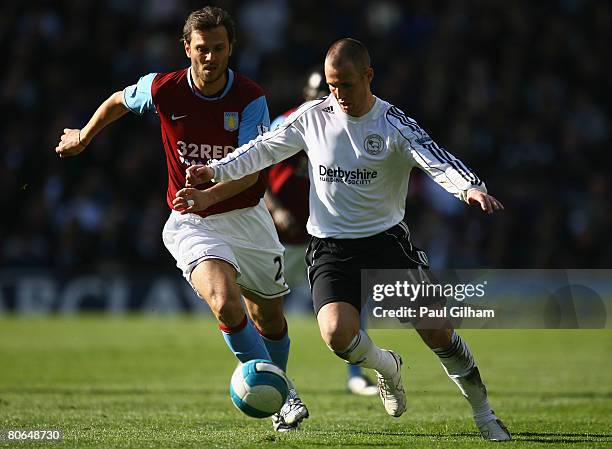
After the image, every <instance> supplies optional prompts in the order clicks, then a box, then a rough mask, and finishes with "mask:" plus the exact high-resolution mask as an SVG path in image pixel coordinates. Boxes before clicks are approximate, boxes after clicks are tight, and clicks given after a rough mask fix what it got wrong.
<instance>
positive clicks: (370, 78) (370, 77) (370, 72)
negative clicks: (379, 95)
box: [365, 67, 374, 83]
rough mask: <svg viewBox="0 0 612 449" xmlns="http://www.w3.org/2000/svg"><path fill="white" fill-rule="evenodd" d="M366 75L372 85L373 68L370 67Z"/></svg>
mask: <svg viewBox="0 0 612 449" xmlns="http://www.w3.org/2000/svg"><path fill="white" fill-rule="evenodd" d="M365 75H366V77H367V78H368V82H369V83H371V82H372V80H373V79H374V69H373V68H372V67H368V68H367V69H366V73H365Z"/></svg>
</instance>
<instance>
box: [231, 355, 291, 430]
mask: <svg viewBox="0 0 612 449" xmlns="http://www.w3.org/2000/svg"><path fill="white" fill-rule="evenodd" d="M287 394H289V387H288V386H287V377H286V376H285V373H284V372H283V370H282V369H280V368H279V367H278V366H276V365H274V364H273V363H271V362H269V361H268V360H262V359H256V360H249V361H248V362H246V363H243V364H241V365H238V367H237V368H236V369H235V370H234V374H232V380H231V382H230V397H231V398H232V402H233V403H234V405H235V406H236V408H237V409H238V410H240V411H241V412H243V413H244V414H246V415H248V416H252V417H253V418H265V417H267V416H272V415H273V414H274V413H276V412H278V411H279V410H280V409H281V407H282V406H283V404H284V403H285V400H286V399H287Z"/></svg>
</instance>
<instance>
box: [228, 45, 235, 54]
mask: <svg viewBox="0 0 612 449" xmlns="http://www.w3.org/2000/svg"><path fill="white" fill-rule="evenodd" d="M233 51H234V46H233V45H232V44H229V56H232V52H233Z"/></svg>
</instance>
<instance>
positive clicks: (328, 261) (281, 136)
mask: <svg viewBox="0 0 612 449" xmlns="http://www.w3.org/2000/svg"><path fill="white" fill-rule="evenodd" d="M373 76H374V72H373V70H372V68H371V67H370V58H369V54H368V52H367V49H366V48H365V46H364V45H363V44H362V43H361V42H359V41H356V40H354V39H341V40H339V41H337V42H335V43H334V44H332V46H331V47H330V49H329V50H328V52H327V56H326V58H325V77H326V80H327V83H328V85H329V87H330V91H331V93H332V95H330V96H329V97H327V98H324V99H319V100H315V101H310V102H306V103H304V104H303V105H302V106H301V107H300V108H298V110H297V111H295V112H294V113H293V114H292V115H291V116H289V118H288V119H287V120H286V121H285V123H284V124H283V125H282V126H281V127H280V128H278V129H277V130H276V131H273V132H269V133H266V134H264V135H263V136H260V137H258V138H257V139H255V140H253V141H251V142H249V143H248V144H246V145H243V146H241V147H239V148H238V149H236V151H234V152H233V153H231V154H229V155H228V156H226V157H225V158H223V159H221V160H218V161H213V162H212V163H211V164H210V165H209V166H191V167H189V168H188V169H187V177H186V179H187V184H188V185H198V184H200V183H202V182H205V181H208V180H210V179H213V180H214V181H225V180H230V179H239V178H241V177H243V176H245V175H248V174H249V173H253V172H255V171H257V170H261V169H262V168H264V167H267V166H269V165H272V164H274V163H276V162H278V161H280V160H283V159H286V158H288V157H290V156H291V155H293V154H295V153H297V152H298V151H300V150H302V149H303V150H304V151H305V152H306V154H307V155H308V158H309V176H310V184H311V189H310V198H309V202H310V217H309V220H308V224H307V229H308V232H309V233H310V234H311V235H312V239H311V242H310V246H309V248H308V251H307V255H306V259H307V262H308V264H309V280H310V284H311V290H312V296H313V302H314V305H315V311H316V312H317V321H318V323H319V329H320V331H321V336H322V338H323V340H324V341H325V343H326V344H327V345H328V346H329V347H330V349H331V350H332V351H333V352H334V353H335V354H336V355H338V356H339V357H341V358H342V359H344V360H346V361H347V362H349V363H354V364H358V365H360V366H362V367H364V368H372V369H374V370H376V372H377V376H378V384H379V390H380V395H381V398H382V401H383V404H384V406H385V409H386V411H387V413H388V414H390V415H392V416H400V415H401V414H402V413H403V412H404V411H405V410H406V396H405V392H404V389H403V386H402V382H401V363H402V361H401V358H400V357H399V355H397V354H396V353H395V352H393V351H390V350H385V349H381V348H379V347H377V346H376V345H375V344H374V343H373V342H372V340H371V339H370V337H369V336H368V335H367V334H366V333H365V332H364V331H363V330H360V328H359V311H360V308H361V300H360V298H361V296H360V291H359V286H360V269H362V268H380V269H385V268H428V263H427V257H426V256H425V254H424V253H423V252H422V251H420V250H418V249H417V248H415V247H414V246H413V245H412V243H411V242H410V233H409V231H408V228H407V225H406V224H405V223H404V222H403V221H402V219H403V216H404V208H405V198H406V193H407V190H408V179H409V172H410V170H411V169H412V168H413V167H415V166H418V167H420V168H422V169H423V170H424V171H425V172H426V173H427V174H428V175H429V176H430V177H431V178H432V179H434V180H435V181H436V182H437V183H438V184H440V185H441V186H442V187H443V188H445V189H446V190H447V191H448V192H449V193H451V194H453V195H455V196H456V197H458V198H459V199H461V200H463V201H465V202H467V203H468V204H478V205H480V207H481V208H482V210H483V211H484V212H486V213H488V214H491V213H493V212H494V211H496V210H501V209H503V206H502V204H501V203H500V202H499V201H498V200H497V199H495V198H494V197H493V196H491V195H489V194H487V190H486V188H485V185H484V183H483V182H482V181H481V180H480V179H479V178H478V177H477V176H476V175H475V174H474V172H472V171H471V170H470V169H469V168H468V167H467V166H466V165H465V164H463V163H462V162H461V161H460V160H458V159H456V158H455V157H454V156H452V155H451V154H450V153H448V152H447V151H445V150H444V149H442V148H440V147H438V146H437V145H436V144H435V142H434V141H433V140H432V139H431V138H430V137H429V135H428V134H427V133H426V132H425V131H423V130H422V129H421V128H420V127H419V126H418V125H417V123H416V122H415V121H414V120H413V119H411V118H410V117H407V116H406V115H405V114H404V113H403V112H402V111H401V110H400V109H398V108H396V107H395V106H393V105H391V104H389V103H387V102H386V101H384V100H381V99H380V98H377V97H375V96H374V95H373V94H372V92H371V90H370V83H371V81H372V78H373ZM201 195H202V192H200V191H198V190H196V189H194V188H191V187H187V188H185V189H182V190H181V191H179V192H178V193H177V197H176V199H175V201H176V202H177V203H178V204H180V206H181V207H183V206H185V207H186V209H185V210H186V211H190V210H192V211H196V210H198V207H199V206H198V203H199V198H200V197H201ZM190 200H191V201H193V202H194V204H193V206H191V208H190V207H187V204H188V201H190ZM449 324H450V323H449ZM415 327H416V328H417V331H418V332H419V335H420V336H421V338H422V339H423V340H424V341H425V343H426V344H427V345H428V346H429V347H430V348H431V349H432V350H433V351H434V353H436V355H437V356H438V357H439V358H440V361H441V363H442V365H443V367H444V370H445V371H446V373H447V374H448V376H449V377H450V378H451V379H452V380H453V381H454V382H455V383H456V384H457V385H458V387H459V389H460V390H461V393H462V394H463V395H464V396H465V397H466V398H467V400H468V402H469V403H470V405H471V406H472V410H473V416H474V420H475V422H476V425H477V426H478V428H479V429H480V432H481V434H482V436H483V437H484V438H486V439H489V440H493V441H503V440H509V439H511V437H510V433H509V432H508V430H507V429H506V428H505V426H504V424H503V423H502V422H501V420H499V418H497V416H496V415H495V413H494V412H493V410H492V409H491V407H490V405H489V402H488V399H487V393H486V388H485V386H484V384H483V382H482V380H481V378H480V374H479V371H478V368H477V366H476V363H475V361H474V358H473V356H472V354H471V352H470V349H469V348H468V346H467V345H466V343H465V342H464V341H463V340H462V339H461V337H460V336H459V335H458V334H457V333H455V331H454V330H453V329H452V328H451V327H450V326H442V327H441V328H436V329H423V328H420V327H417V326H415Z"/></svg>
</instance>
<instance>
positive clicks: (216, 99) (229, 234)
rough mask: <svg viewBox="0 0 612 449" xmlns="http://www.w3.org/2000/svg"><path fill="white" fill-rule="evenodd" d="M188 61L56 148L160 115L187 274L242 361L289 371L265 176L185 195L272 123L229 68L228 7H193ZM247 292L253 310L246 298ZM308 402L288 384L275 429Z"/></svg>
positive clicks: (171, 222)
mask: <svg viewBox="0 0 612 449" xmlns="http://www.w3.org/2000/svg"><path fill="white" fill-rule="evenodd" d="M182 41H183V44H184V50H185V54H186V55H187V58H189V60H190V61H191V65H190V67H187V68H184V69H181V70H177V71H174V72H169V73H150V74H148V75H145V76H143V77H142V78H140V80H139V81H138V82H137V83H136V84H134V85H132V86H129V87H126V88H125V89H124V90H122V91H119V92H115V93H114V94H112V95H111V96H110V97H109V98H108V99H107V100H106V101H104V102H103V103H102V104H101V105H100V107H98V109H97V110H96V112H95V113H94V114H93V116H92V117H91V119H90V120H89V122H88V123H87V124H86V125H85V126H84V127H83V128H81V129H68V128H66V129H64V134H63V135H62V137H61V141H60V143H59V144H58V146H57V147H56V148H55V151H56V153H57V154H58V155H59V156H60V157H66V156H76V155H77V154H79V153H81V152H82V151H83V150H84V149H85V147H86V146H87V145H89V143H90V142H91V140H92V139H93V138H94V137H95V136H96V134H98V133H99V132H100V131H102V129H104V128H105V127H106V126H108V125H110V124H111V123H112V122H114V121H115V120H117V119H119V118H120V117H122V116H123V115H125V114H127V113H128V112H129V111H131V112H134V113H136V114H138V115H141V114H143V113H144V112H145V111H155V112H156V113H157V115H158V116H159V120H160V125H161V135H162V142H163V146H164V150H165V156H166V163H167V166H168V191H167V196H166V200H167V203H168V206H169V207H170V209H171V213H170V217H169V218H168V221H167V222H166V224H165V226H164V230H163V241H164V244H165V245H166V248H167V249H168V250H169V251H170V253H171V254H172V256H173V257H174V258H175V259H176V261H177V263H176V264H177V266H178V267H179V268H180V269H181V271H182V272H183V276H184V277H185V279H187V281H188V282H189V283H190V284H191V286H192V287H193V288H194V290H195V291H196V293H197V294H198V295H199V296H200V297H201V298H202V299H204V300H205V301H206V302H207V303H208V305H209V307H210V309H211V310H212V312H213V313H214V315H215V317H216V318H217V321H218V322H219V328H220V330H221V333H222V334H223V337H224V339H225V341H226V343H227V345H228V346H229V348H230V349H231V350H232V352H233V353H234V354H235V355H236V357H237V358H238V359H239V360H240V361H241V362H246V361H248V360H252V359H267V360H271V361H272V362H274V363H276V364H277V365H278V366H280V367H281V368H282V369H283V370H286V369H287V359H288V356H289V347H290V340H289V335H288V333H287V322H286V320H285V317H284V313H283V295H285V294H286V293H288V292H289V289H288V287H287V284H286V283H285V279H284V276H283V267H284V263H283V262H284V259H283V251H284V249H283V247H282V245H281V244H280V242H279V240H278V236H277V234H276V231H275V229H274V223H273V221H272V218H271V217H270V214H269V212H268V210H267V209H266V206H265V204H264V201H263V199H262V197H263V194H264V191H265V188H266V179H265V174H264V173H254V174H252V175H249V176H247V177H245V178H243V179H240V180H237V181H231V182H227V183H219V184H215V185H213V184H212V183H207V184H202V185H199V186H197V187H198V188H200V189H206V188H209V187H212V188H210V189H208V190H206V191H207V194H206V195H205V196H200V197H199V198H198V200H197V201H198V204H197V205H196V206H197V207H198V210H199V211H198V212H193V213H191V212H188V211H186V210H185V209H187V207H189V206H192V205H194V204H193V203H192V204H188V205H187V206H185V204H182V203H178V202H177V201H176V200H175V196H176V192H177V191H179V190H181V189H182V188H183V187H184V186H185V170H186V169H187V167H189V166H190V165H195V164H205V163H206V162H208V161H209V160H211V159H220V158H222V157H224V156H225V155H227V153H229V152H231V151H233V150H234V148H236V147H238V146H240V145H242V144H244V143H246V142H248V141H250V140H252V139H254V138H255V137H256V136H257V135H258V134H261V133H263V132H264V131H265V130H266V129H267V128H268V127H269V124H270V118H269V115H268V107H267V104H266V100H265V97H264V93H263V90H262V89H261V87H259V86H258V85H257V84H255V83H254V82H253V81H251V80H249V79H248V78H246V77H244V76H242V75H240V74H238V73H236V72H234V71H233V70H231V69H230V68H229V67H228V63H229V58H230V56H231V54H232V49H233V45H234V42H235V25H234V22H233V20H232V18H231V17H230V15H229V14H228V13H227V12H226V11H224V10H222V9H221V8H216V7H205V8H202V9H200V10H197V11H194V12H193V13H191V14H190V15H189V17H188V18H187V20H186V22H185V26H184V28H183V39H182ZM241 293H242V295H243V296H244V298H245V305H246V309H247V310H246V311H245V310H244V307H243V305H242V302H241V298H240V297H241ZM307 417H308V410H307V409H306V407H305V405H304V404H303V403H302V401H301V400H300V398H299V397H298V395H297V392H296V391H295V388H293V385H290V394H289V398H288V400H287V402H286V403H285V405H284V406H283V408H282V409H281V411H280V413H278V414H276V415H274V416H273V417H272V420H273V425H274V428H275V430H278V431H288V430H293V429H296V428H297V427H298V425H299V423H300V422H301V421H302V420H303V419H304V418H307Z"/></svg>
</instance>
